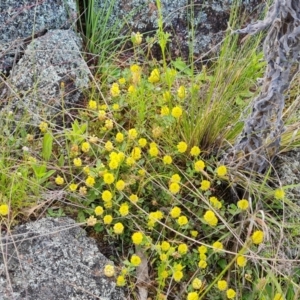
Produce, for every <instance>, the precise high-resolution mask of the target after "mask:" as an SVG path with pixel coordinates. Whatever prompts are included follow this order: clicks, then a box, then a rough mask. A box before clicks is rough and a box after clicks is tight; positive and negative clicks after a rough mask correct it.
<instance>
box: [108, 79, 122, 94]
mask: <svg viewBox="0 0 300 300" xmlns="http://www.w3.org/2000/svg"><path fill="white" fill-rule="evenodd" d="M120 93H121V91H120V88H119V85H118V84H117V83H116V82H115V83H113V84H112V86H111V88H110V94H111V96H112V97H117V96H119V95H120Z"/></svg>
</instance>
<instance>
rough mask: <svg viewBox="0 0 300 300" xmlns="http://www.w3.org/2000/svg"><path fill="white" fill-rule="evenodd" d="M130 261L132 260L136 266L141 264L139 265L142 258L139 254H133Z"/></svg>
mask: <svg viewBox="0 0 300 300" xmlns="http://www.w3.org/2000/svg"><path fill="white" fill-rule="evenodd" d="M130 262H131V264H132V265H133V266H134V267H137V266H139V265H140V264H141V262H142V260H141V258H140V257H139V256H138V255H136V254H133V255H132V256H131V259H130Z"/></svg>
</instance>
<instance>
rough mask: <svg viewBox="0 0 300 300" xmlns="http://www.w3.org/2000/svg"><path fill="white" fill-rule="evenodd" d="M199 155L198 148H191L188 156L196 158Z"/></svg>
mask: <svg viewBox="0 0 300 300" xmlns="http://www.w3.org/2000/svg"><path fill="white" fill-rule="evenodd" d="M200 153H201V150H200V148H199V147H198V146H194V147H192V149H191V151H190V154H191V156H198V155H199V154H200Z"/></svg>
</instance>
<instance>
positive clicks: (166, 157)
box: [163, 155, 173, 165]
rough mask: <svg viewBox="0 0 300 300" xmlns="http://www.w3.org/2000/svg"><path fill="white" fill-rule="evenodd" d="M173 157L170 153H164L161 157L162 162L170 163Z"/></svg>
mask: <svg viewBox="0 0 300 300" xmlns="http://www.w3.org/2000/svg"><path fill="white" fill-rule="evenodd" d="M172 161H173V159H172V157H171V156H170V155H165V156H164V157H163V162H164V165H170V164H171V163H172Z"/></svg>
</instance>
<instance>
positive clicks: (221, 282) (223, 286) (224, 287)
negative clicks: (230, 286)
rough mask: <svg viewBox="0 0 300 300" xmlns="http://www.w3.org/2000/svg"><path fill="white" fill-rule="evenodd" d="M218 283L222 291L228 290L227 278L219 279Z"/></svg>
mask: <svg viewBox="0 0 300 300" xmlns="http://www.w3.org/2000/svg"><path fill="white" fill-rule="evenodd" d="M217 285H218V289H219V290H220V291H225V290H227V282H226V280H219V281H218V283H217Z"/></svg>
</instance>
